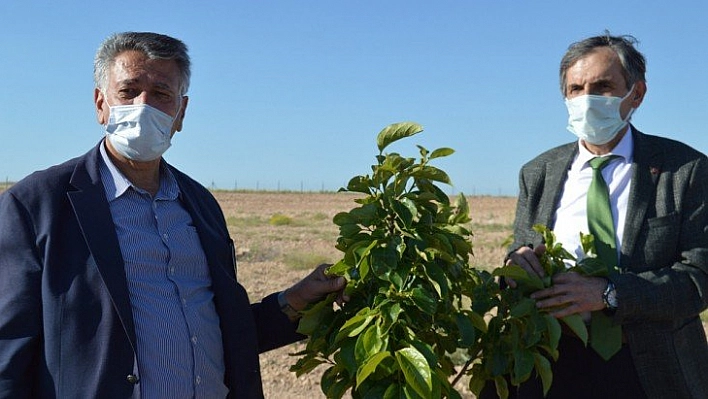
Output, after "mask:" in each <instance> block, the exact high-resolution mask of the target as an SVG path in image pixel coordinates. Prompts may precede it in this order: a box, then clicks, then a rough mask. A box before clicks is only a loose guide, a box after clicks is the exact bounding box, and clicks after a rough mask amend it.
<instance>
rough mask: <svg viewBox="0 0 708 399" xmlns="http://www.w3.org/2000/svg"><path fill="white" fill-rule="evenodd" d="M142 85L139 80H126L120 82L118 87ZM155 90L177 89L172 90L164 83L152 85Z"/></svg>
mask: <svg viewBox="0 0 708 399" xmlns="http://www.w3.org/2000/svg"><path fill="white" fill-rule="evenodd" d="M138 83H140V81H139V80H138V79H125V80H121V81H119V82H118V86H131V85H135V84H138ZM152 87H153V88H158V89H165V90H175V91H176V90H177V89H172V86H170V85H169V84H167V83H163V82H157V83H155V84H154V85H152Z"/></svg>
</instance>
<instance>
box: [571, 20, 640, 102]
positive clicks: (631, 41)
mask: <svg viewBox="0 0 708 399" xmlns="http://www.w3.org/2000/svg"><path fill="white" fill-rule="evenodd" d="M637 43H639V41H638V40H637V39H635V38H634V37H633V36H629V35H624V36H610V33H609V32H607V31H606V32H605V34H604V35H601V36H594V37H590V38H587V39H585V40H582V41H579V42H576V43H573V44H571V45H570V47H568V51H567V52H566V53H565V55H564V56H563V59H562V60H561V64H560V89H561V93H563V96H565V85H566V73H567V72H568V68H570V67H571V66H572V65H573V64H575V63H576V62H577V61H578V60H579V59H581V58H583V57H585V56H586V55H588V54H590V53H592V52H593V51H595V50H596V49H598V48H600V47H609V48H610V49H612V51H614V52H615V53H616V54H617V56H618V57H619V59H620V63H621V64H622V75H623V76H624V80H625V81H626V82H627V89H630V88H631V87H632V85H634V83H635V82H638V81H642V82H646V78H645V73H646V70H647V65H646V60H645V59H644V56H643V55H642V53H640V52H639V51H637V49H636V48H634V46H635V45H636V44H637Z"/></svg>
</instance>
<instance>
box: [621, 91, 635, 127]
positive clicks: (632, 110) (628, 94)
mask: <svg viewBox="0 0 708 399" xmlns="http://www.w3.org/2000/svg"><path fill="white" fill-rule="evenodd" d="M635 85H636V84H632V87H630V88H629V91H628V92H627V94H625V95H624V97H622V100H621V101H620V104H622V103H623V102H624V100H626V99H627V98H629V96H630V94H632V92H634V86H635ZM634 111H636V108H634V107H632V108H630V109H629V112H627V116H626V117H624V119H622V121H623V122H624V123H625V125H626V124H628V123H629V119H630V118H631V117H632V114H633V113H634Z"/></svg>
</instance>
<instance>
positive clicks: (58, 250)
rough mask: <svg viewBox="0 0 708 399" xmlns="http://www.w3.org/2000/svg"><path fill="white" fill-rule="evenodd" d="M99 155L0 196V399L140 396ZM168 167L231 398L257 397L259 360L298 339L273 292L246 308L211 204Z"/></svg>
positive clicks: (125, 292)
mask: <svg viewBox="0 0 708 399" xmlns="http://www.w3.org/2000/svg"><path fill="white" fill-rule="evenodd" d="M99 145H102V144H99ZM98 148H99V147H98V146H96V147H95V148H93V149H92V150H91V151H89V152H88V153H87V154H85V155H83V156H81V157H78V158H75V159H72V160H70V161H68V162H66V163H63V164H61V165H57V166H54V167H52V168H49V169H47V170H44V171H40V172H35V173H33V174H32V175H30V176H28V177H27V178H25V179H24V180H22V181H20V182H18V183H17V184H15V185H14V186H12V187H11V188H10V189H9V190H7V191H6V192H4V193H2V194H0V397H2V398H9V397H12V398H22V397H36V398H90V397H100V398H138V397H140V393H139V392H140V370H138V369H137V365H136V364H137V363H136V347H135V345H136V340H135V328H134V325H133V317H132V312H131V306H130V301H129V297H128V288H127V284H126V277H125V272H124V270H123V269H124V267H123V260H122V257H121V252H120V249H119V246H118V239H117V236H116V233H115V228H114V225H113V221H112V219H111V214H110V211H109V208H108V202H107V200H106V196H105V192H104V188H103V184H102V183H101V178H100V175H99V172H98V165H99V159H100V152H99V151H98ZM163 162H164V161H163ZM168 167H169V168H170V169H171V171H172V172H173V173H174V175H175V177H176V179H177V182H178V184H179V187H180V191H181V199H182V202H183V204H184V206H185V208H186V209H187V211H188V212H189V213H190V214H191V216H192V219H193V222H194V226H195V227H196V229H197V231H198V233H199V238H200V240H201V244H202V247H203V248H204V252H205V254H206V257H207V260H208V263H209V269H210V272H211V278H212V288H213V291H214V302H215V305H216V310H217V313H218V314H219V317H220V325H221V331H222V336H223V347H224V358H225V363H226V376H225V383H226V385H227V386H228V388H229V389H230V394H229V397H239V398H242V397H244V398H259V397H262V396H263V393H262V386H261V378H260V371H259V363H258V354H259V353H261V352H264V351H267V350H270V349H273V348H276V347H279V346H283V345H286V344H288V343H291V342H294V341H296V340H298V339H301V338H302V336H299V335H298V334H297V333H296V332H295V328H296V324H294V323H291V322H290V321H289V320H288V318H287V316H285V315H284V314H283V313H282V312H281V311H280V309H279V307H278V304H277V298H276V295H275V294H273V295H270V296H268V297H266V298H265V299H263V301H262V302H260V303H256V304H253V305H251V304H250V303H249V299H248V296H247V294H246V291H245V290H244V288H243V287H242V286H241V285H240V284H239V283H238V282H237V280H236V264H235V256H234V250H233V242H232V240H231V238H230V237H229V233H228V230H227V228H226V223H225V221H224V217H223V214H222V211H221V209H220V207H219V205H218V203H217V202H216V200H215V199H214V197H213V196H212V195H211V194H210V193H209V192H208V191H207V190H206V189H205V188H204V187H203V186H201V185H200V184H198V183H197V182H196V181H194V180H192V179H191V178H189V177H188V176H186V175H185V174H183V173H181V172H179V171H178V170H176V169H175V168H173V167H172V166H169V165H168ZM165 333H166V334H168V333H169V331H165ZM283 367H287V365H283Z"/></svg>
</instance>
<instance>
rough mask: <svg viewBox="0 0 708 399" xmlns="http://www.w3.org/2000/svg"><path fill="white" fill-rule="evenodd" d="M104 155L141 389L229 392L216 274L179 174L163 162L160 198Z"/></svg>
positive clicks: (166, 393)
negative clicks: (187, 204) (188, 208)
mask: <svg viewBox="0 0 708 399" xmlns="http://www.w3.org/2000/svg"><path fill="white" fill-rule="evenodd" d="M104 145H105V144H104ZM101 155H102V158H103V162H102V163H101V165H100V173H101V180H102V182H103V185H104V187H105V189H106V197H107V198H108V202H109V206H110V210H111V215H112V216H113V222H114V224H115V228H116V233H117V234H118V242H119V244H120V249H121V253H122V255H123V260H124V262H125V274H126V278H127V281H128V291H129V294H130V303H131V307H132V312H133V319H134V322H135V323H134V324H135V332H136V336H137V364H138V373H139V375H138V378H139V381H140V382H139V384H140V393H141V396H142V397H143V398H170V399H177V398H223V397H225V396H226V394H227V393H228V390H227V388H226V386H225V385H224V371H225V366H224V353H223V345H222V339H221V330H220V328H219V316H218V314H217V313H216V309H215V307H214V302H213V292H212V290H211V276H210V274H209V268H208V265H207V261H206V257H205V255H204V251H203V249H202V246H201V243H200V241H199V236H198V235H197V230H196V228H195V227H194V226H193V224H192V218H191V217H190V215H189V213H188V212H187V211H186V210H185V209H184V207H183V206H182V204H181V202H180V192H179V187H178V185H177V181H176V179H175V178H174V176H173V175H172V173H171V172H170V170H169V169H168V168H167V167H166V166H165V165H164V163H162V164H161V166H160V189H159V191H158V193H157V194H156V195H155V197H152V196H151V195H150V194H149V193H148V192H146V191H144V190H141V189H139V188H137V187H135V186H133V185H132V184H131V183H130V181H128V179H126V178H125V176H124V175H123V174H122V173H121V172H120V171H119V170H118V169H117V168H116V167H115V165H113V163H112V162H111V160H110V158H108V156H107V154H106V150H105V148H104V147H103V145H102V146H101Z"/></svg>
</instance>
